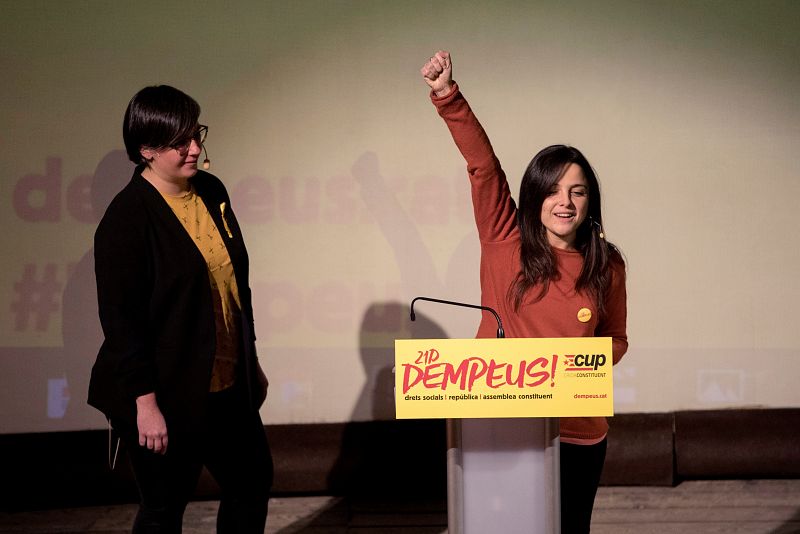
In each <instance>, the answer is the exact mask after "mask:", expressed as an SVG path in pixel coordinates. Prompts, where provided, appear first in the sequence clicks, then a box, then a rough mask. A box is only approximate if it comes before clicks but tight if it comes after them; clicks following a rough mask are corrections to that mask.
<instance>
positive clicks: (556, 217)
mask: <svg viewBox="0 0 800 534" xmlns="http://www.w3.org/2000/svg"><path fill="white" fill-rule="evenodd" d="M588 213H589V184H588V182H587V180H586V177H585V176H584V175H583V170H581V168H580V166H578V165H577V164H575V163H570V164H569V165H568V166H567V168H566V170H565V171H564V173H563V174H562V176H561V178H560V179H559V180H558V183H556V184H555V185H554V186H553V187H552V189H551V190H550V191H549V193H548V195H547V196H546V197H545V199H544V202H542V213H541V217H542V225H544V227H545V230H546V235H547V240H548V242H549V243H550V245H551V246H553V247H555V248H559V249H563V250H575V238H576V236H577V233H578V228H579V227H580V226H581V224H583V221H585V220H586V216H587V215H588Z"/></svg>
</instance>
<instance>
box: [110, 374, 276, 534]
mask: <svg viewBox="0 0 800 534" xmlns="http://www.w3.org/2000/svg"><path fill="white" fill-rule="evenodd" d="M112 423H113V422H112ZM115 426H116V425H115ZM119 430H121V431H120V434H121V436H122V438H123V441H125V443H126V446H127V449H128V455H129V457H130V460H131V466H132V467H133V472H134V475H135V477H136V483H137V485H138V487H139V493H140V496H141V503H140V505H139V511H138V513H137V514H136V519H135V521H134V525H133V533H134V534H150V533H170V534H171V533H179V532H181V527H182V523H183V513H184V511H185V509H186V505H187V504H188V502H189V500H190V499H191V497H192V495H193V493H194V490H195V488H196V486H197V480H198V478H199V477H200V472H201V470H202V467H203V466H204V465H205V466H206V468H208V470H209V472H210V473H211V475H212V476H213V477H214V479H215V480H216V481H217V483H218V484H219V487H220V505H219V511H218V513H217V532H218V533H220V534H234V533H235V534H246V533H247V534H249V533H256V532H257V533H258V534H263V532H264V527H265V524H266V520H267V507H268V500H269V490H270V488H271V486H272V477H273V465H272V454H271V452H270V449H269V445H268V442H267V437H266V434H265V433H264V426H263V424H262V422H261V417H260V416H259V414H258V412H255V411H253V410H251V409H249V408H248V407H247V402H246V400H245V398H244V395H243V392H242V391H240V390H239V388H236V387H235V386H234V387H233V388H230V389H228V390H225V391H222V392H219V393H210V394H209V408H208V413H207V417H206V421H205V425H204V427H203V428H202V429H201V430H199V431H198V432H196V433H193V434H183V433H181V434H177V435H176V434H175V433H170V434H169V445H168V447H167V453H166V454H164V455H160V454H155V453H153V452H151V451H149V450H148V449H146V448H145V447H140V446H139V443H138V432H137V433H132V432H131V429H124V428H123V429H119ZM126 430H127V431H126ZM167 431H168V432H169V428H167Z"/></svg>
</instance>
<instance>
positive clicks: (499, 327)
mask: <svg viewBox="0 0 800 534" xmlns="http://www.w3.org/2000/svg"><path fill="white" fill-rule="evenodd" d="M418 300H427V301H428V302H437V303H439V304H449V305H451V306H461V307H463V308H473V309H476V310H483V311H488V312H489V313H491V314H492V315H494V318H495V320H496V321H497V337H498V338H504V337H506V334H505V332H504V331H503V322H502V321H501V320H500V316H499V315H498V314H497V312H496V311H494V310H493V309H492V308H490V307H488V306H478V305H476V304H466V303H464V302H454V301H452V300H442V299H434V298H430V297H414V300H412V301H411V320H412V321H414V320H416V315H414V303H415V302H417V301H418Z"/></svg>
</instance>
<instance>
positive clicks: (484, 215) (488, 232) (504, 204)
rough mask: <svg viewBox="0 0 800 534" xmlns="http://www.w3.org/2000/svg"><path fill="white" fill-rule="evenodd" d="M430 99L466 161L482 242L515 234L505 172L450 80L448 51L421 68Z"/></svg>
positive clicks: (451, 78) (484, 134)
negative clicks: (429, 92)
mask: <svg viewBox="0 0 800 534" xmlns="http://www.w3.org/2000/svg"><path fill="white" fill-rule="evenodd" d="M420 73H421V74H422V77H423V79H424V80H425V83H427V84H428V86H429V87H430V88H431V100H432V101H433V104H434V105H435V106H436V109H437V111H438V112H439V115H440V116H441V117H442V118H443V119H444V121H445V123H446V124H447V127H448V128H449V129H450V134H451V135H452V136H453V140H454V141H455V143H456V146H457V147H458V150H459V151H460V152H461V155H462V156H463V157H464V159H465V160H466V162H467V172H468V173H469V179H470V183H471V184H472V205H473V209H474V211H475V222H476V224H477V226H478V236H479V238H480V240H481V242H482V243H488V242H496V241H503V240H505V239H508V238H509V237H512V236H515V235H516V233H517V231H518V230H517V220H516V213H517V210H516V204H515V203H514V200H513V199H512V198H511V192H510V190H509V187H508V182H507V180H506V175H505V173H504V172H503V169H502V168H501V167H500V162H499V161H498V160H497V157H496V156H495V154H494V150H493V149H492V145H491V143H490V142H489V138H488V137H487V135H486V132H485V131H484V130H483V127H482V126H481V125H480V123H479V122H478V119H477V118H476V117H475V114H474V113H473V112H472V109H470V107H469V104H468V103H467V101H466V99H465V98H464V96H463V95H462V94H461V91H459V89H458V84H456V82H455V81H454V80H453V64H452V60H451V58H450V54H449V53H448V52H445V51H441V50H440V51H439V52H437V53H436V54H435V55H434V56H433V57H431V58H430V59H429V60H428V61H427V62H426V63H425V65H423V67H422V68H421V69H420Z"/></svg>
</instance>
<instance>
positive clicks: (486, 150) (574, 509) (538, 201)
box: [421, 51, 628, 534]
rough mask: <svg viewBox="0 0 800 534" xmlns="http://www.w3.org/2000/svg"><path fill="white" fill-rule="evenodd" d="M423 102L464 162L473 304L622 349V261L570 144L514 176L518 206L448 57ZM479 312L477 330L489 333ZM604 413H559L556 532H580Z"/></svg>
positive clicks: (546, 331) (435, 60)
mask: <svg viewBox="0 0 800 534" xmlns="http://www.w3.org/2000/svg"><path fill="white" fill-rule="evenodd" d="M421 74H422V76H423V79H424V80H425V82H426V83H427V84H428V86H429V87H430V89H431V100H432V101H433V104H434V105H435V106H436V109H437V111H438V112H439V115H440V116H441V117H442V118H443V119H444V121H445V123H446V124H447V127H448V128H449V129H450V133H451V134H452V136H453V140H454V141H455V143H456V146H457V147H458V149H459V150H460V151H461V154H462V155H463V156H464V159H466V161H467V172H468V173H469V179H470V183H471V185H472V203H473V207H474V212H475V221H476V223H477V226H478V237H479V239H480V242H481V301H482V302H481V303H482V304H484V305H486V306H490V307H492V308H494V309H495V310H497V311H498V312H499V314H500V315H501V317H502V318H503V325H504V326H505V331H506V335H507V336H508V337H538V338H541V337H593V336H597V337H610V338H612V346H613V348H612V350H613V362H614V363H615V364H616V363H617V362H618V361H619V360H620V358H622V356H623V354H625V352H626V350H627V349H628V336H627V333H626V318H627V305H626V291H625V264H624V262H623V260H622V256H621V254H620V253H619V251H618V250H617V248H616V247H615V246H614V245H612V244H611V243H609V242H608V241H606V239H605V235H604V233H603V227H602V223H603V219H602V214H601V211H600V208H601V202H600V186H599V184H598V181H597V177H596V176H595V173H594V170H593V169H592V167H591V165H589V162H588V161H587V160H586V158H585V157H584V156H583V154H581V152H580V151H578V149H576V148H574V147H570V146H565V145H553V146H549V147H546V148H544V149H542V150H541V151H539V153H537V154H536V155H535V156H534V157H533V159H532V160H531V162H530V164H529V165H528V168H527V169H526V170H525V174H524V175H523V177H522V183H521V185H520V192H519V207H517V205H516V203H515V202H514V200H513V199H512V198H511V192H510V190H509V186H508V182H507V180H506V175H505V173H504V171H503V169H502V168H501V166H500V162H499V161H498V160H497V157H496V156H495V153H494V150H493V149H492V145H491V144H490V143H489V138H488V137H487V135H486V132H485V131H484V130H483V127H482V126H481V125H480V123H479V122H478V119H477V118H476V117H475V115H474V114H473V112H472V109H471V108H470V106H469V104H468V103H467V101H466V99H465V98H464V95H462V94H461V91H460V90H459V88H458V85H457V84H456V83H455V81H454V80H453V73H452V62H451V58H450V54H448V53H447V52H443V51H439V52H437V53H436V55H434V56H433V57H431V58H430V59H429V60H428V61H427V62H426V63H425V65H423V67H422V69H421ZM495 328H496V323H495V321H494V319H493V318H492V317H491V316H488V314H484V317H483V320H482V321H481V324H480V327H479V328H478V337H494V335H495ZM607 433H608V423H607V422H606V419H605V418H604V417H568V418H562V419H560V440H561V446H560V461H561V532H564V533H567V534H581V533H586V532H589V528H590V524H591V518H592V508H593V506H594V498H595V494H596V492H597V487H598V485H599V483H600V474H601V472H602V468H603V462H604V461H605V454H606V434H607Z"/></svg>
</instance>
